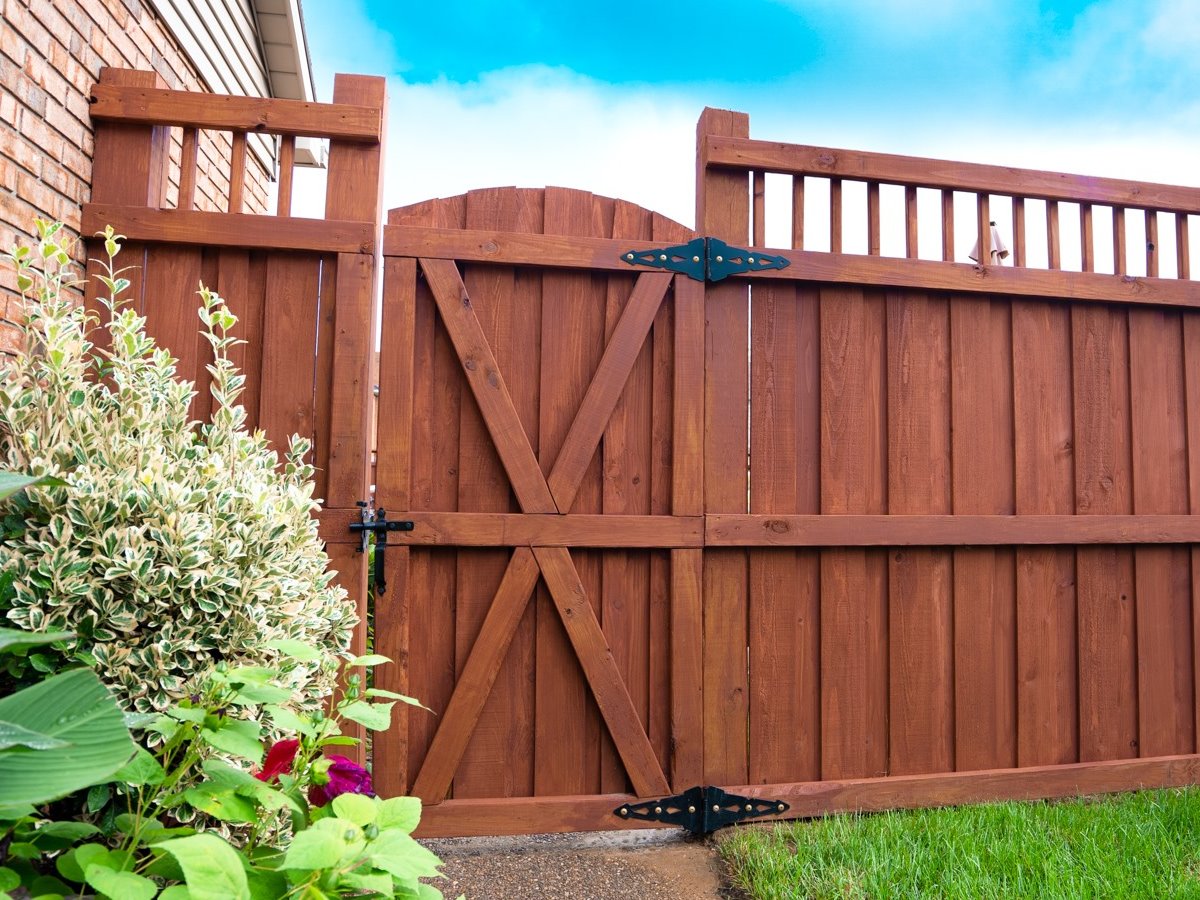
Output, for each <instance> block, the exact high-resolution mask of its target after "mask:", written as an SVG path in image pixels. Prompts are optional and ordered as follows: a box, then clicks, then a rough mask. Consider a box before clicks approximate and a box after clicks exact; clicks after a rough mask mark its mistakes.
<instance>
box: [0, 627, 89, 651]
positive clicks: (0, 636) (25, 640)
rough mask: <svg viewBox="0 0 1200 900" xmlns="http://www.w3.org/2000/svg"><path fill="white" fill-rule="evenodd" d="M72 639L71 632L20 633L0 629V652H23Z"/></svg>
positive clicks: (72, 633) (20, 631)
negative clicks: (30, 648)
mask: <svg viewBox="0 0 1200 900" xmlns="http://www.w3.org/2000/svg"><path fill="white" fill-rule="evenodd" d="M73 637H75V632H73V631H22V630H21V629H19V628H0V651H5V650H8V651H14V650H25V649H28V648H29V647H40V646H42V645H43V644H55V643H58V642H59V641H69V640H70V639H71V638H73Z"/></svg>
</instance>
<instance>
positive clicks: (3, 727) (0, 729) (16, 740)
mask: <svg viewBox="0 0 1200 900" xmlns="http://www.w3.org/2000/svg"><path fill="white" fill-rule="evenodd" d="M70 746H71V745H70V744H69V743H68V742H67V741H62V740H59V739H58V738H54V737H50V735H48V734H42V733H41V732H40V731H31V730H30V729H28V728H24V727H22V726H20V725H18V724H17V723H16V722H3V721H0V750H7V749H8V748H9V747H28V748H29V749H30V750H53V749H55V748H57V747H70Z"/></svg>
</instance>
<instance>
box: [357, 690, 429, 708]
mask: <svg viewBox="0 0 1200 900" xmlns="http://www.w3.org/2000/svg"><path fill="white" fill-rule="evenodd" d="M363 693H364V694H365V695H366V696H367V697H386V698H387V699H388V700H399V701H400V702H401V703H407V704H408V705H409V706H419V707H420V708H421V709H429V707H428V706H426V705H425V704H424V703H422V702H421V701H420V700H418V699H417V698H416V697H410V696H408V695H407V694H397V693H396V692H395V691H385V690H384V689H383V688H367V689H366V690H365V691H364V692H363ZM429 711H430V712H433V710H432V709H429Z"/></svg>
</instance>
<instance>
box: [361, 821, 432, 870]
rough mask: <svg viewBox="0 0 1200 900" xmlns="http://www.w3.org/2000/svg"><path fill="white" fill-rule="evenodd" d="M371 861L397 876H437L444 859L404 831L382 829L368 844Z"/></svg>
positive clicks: (368, 854)
mask: <svg viewBox="0 0 1200 900" xmlns="http://www.w3.org/2000/svg"><path fill="white" fill-rule="evenodd" d="M367 856H368V858H369V859H370V860H371V863H372V864H373V865H374V866H376V867H377V868H380V869H383V870H384V871H385V872H391V873H392V874H393V875H395V876H396V877H397V878H436V877H437V876H438V875H440V874H441V873H440V872H438V866H440V865H441V864H442V861H441V860H440V859H438V858H437V857H436V856H435V855H434V854H433V853H432V852H430V851H429V850H426V849H425V848H424V847H422V846H421V845H420V844H418V843H417V842H416V841H414V840H413V839H412V838H411V837H409V836H408V835H407V834H405V833H404V832H402V831H396V830H389V831H381V832H380V833H379V836H378V837H377V838H375V839H374V840H372V841H370V842H369V843H368V844H367Z"/></svg>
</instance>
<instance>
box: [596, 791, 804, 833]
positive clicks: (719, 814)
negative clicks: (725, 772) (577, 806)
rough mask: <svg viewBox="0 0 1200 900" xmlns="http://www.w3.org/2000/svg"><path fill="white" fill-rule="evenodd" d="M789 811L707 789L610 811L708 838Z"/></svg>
mask: <svg viewBox="0 0 1200 900" xmlns="http://www.w3.org/2000/svg"><path fill="white" fill-rule="evenodd" d="M790 808H791V807H790V806H788V804H786V803H784V802H783V801H782V800H766V799H764V798H762V797H742V796H739V795H738V794H730V793H729V792H728V791H723V790H721V789H720V788H719V787H713V786H712V785H708V786H705V787H694V788H688V789H687V790H686V791H684V792H683V793H682V794H676V795H675V796H674V797H663V798H662V799H661V800H644V801H641V802H638V803H626V804H625V805H624V806H618V807H617V808H616V809H614V810H613V814H614V815H616V816H617V817H618V818H620V819H626V820H629V819H641V820H643V821H646V822H666V823H668V824H671V825H679V826H682V827H683V828H686V829H687V830H688V831H690V832H691V833H692V834H711V833H712V832H714V831H716V830H717V829H718V828H724V827H725V826H726V825H732V824H734V823H735V822H744V821H745V820H747V819H758V818H762V817H763V816H778V815H782V814H783V813H785V812H787V811H788V810H789V809H790Z"/></svg>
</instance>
